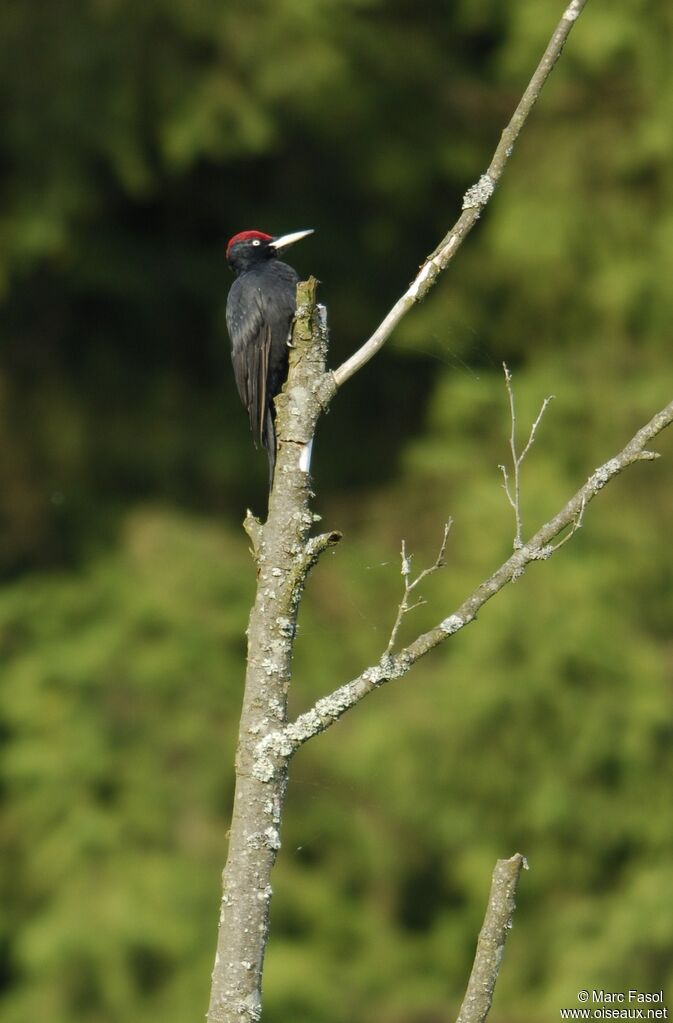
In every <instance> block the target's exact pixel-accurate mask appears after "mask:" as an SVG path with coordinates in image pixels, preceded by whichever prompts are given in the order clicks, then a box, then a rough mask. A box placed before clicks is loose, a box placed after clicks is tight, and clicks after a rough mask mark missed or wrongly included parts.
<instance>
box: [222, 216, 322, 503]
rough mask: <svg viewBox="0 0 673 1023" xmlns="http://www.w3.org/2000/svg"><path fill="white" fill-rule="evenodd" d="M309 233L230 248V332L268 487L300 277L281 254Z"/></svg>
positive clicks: (261, 237)
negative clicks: (276, 400) (266, 468)
mask: <svg viewBox="0 0 673 1023" xmlns="http://www.w3.org/2000/svg"><path fill="white" fill-rule="evenodd" d="M310 233H311V232H310V231H298V232H296V233H294V234H291V235H283V236H282V237H280V238H273V237H272V236H271V235H268V234H264V233H263V232H262V231H243V232H242V233H241V234H237V235H234V237H233V238H232V239H231V241H230V242H229V244H228V246H227V262H228V263H229V266H230V267H231V269H232V270H233V271H234V274H235V275H236V280H235V281H234V283H233V284H232V286H231V289H230V291H229V295H228V298H227V329H228V331H229V337H230V339H231V361H232V363H233V367H234V376H235V378H236V386H237V388H238V393H239V395H240V397H241V401H242V402H243V405H244V406H245V408H246V409H247V411H248V416H249V419H250V429H251V431H252V436H253V440H254V442H255V445H256V446H258V445H260V444H261V445H262V447H263V448H264V449H265V450H266V453H267V456H268V459H269V485H271V483H273V472H274V467H275V463H276V431H275V426H274V423H275V409H274V403H273V402H274V398H275V397H276V395H277V394H278V393H279V392H280V391H281V389H282V387H283V384H284V383H285V379H286V377H287V366H288V342H289V340H290V331H291V328H292V320H293V317H294V312H295V302H296V289H297V282H298V280H299V276H298V274H297V273H296V271H295V270H293V269H292V267H291V266H288V265H287V263H283V262H281V260H280V259H278V255H277V254H278V251H279V250H280V249H282V248H283V247H284V246H285V245H290V244H292V242H294V241H298V240H299V238H303V237H304V236H305V235H306V234H310Z"/></svg>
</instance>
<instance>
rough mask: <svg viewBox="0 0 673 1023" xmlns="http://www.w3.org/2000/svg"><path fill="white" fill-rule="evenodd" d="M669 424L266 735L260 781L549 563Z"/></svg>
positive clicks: (648, 434) (628, 449)
mask: <svg viewBox="0 0 673 1023" xmlns="http://www.w3.org/2000/svg"><path fill="white" fill-rule="evenodd" d="M672 422H673V401H671V402H670V403H669V404H668V405H667V406H666V407H665V408H663V409H662V410H661V411H660V412H657V414H656V415H655V416H654V417H653V418H652V419H651V420H650V421H649V423H647V424H646V425H645V426H643V427H642V428H641V429H640V430H638V432H637V433H636V434H635V435H634V436H633V437H632V438H631V440H630V441H629V442H628V444H627V445H626V446H625V447H624V448H623V449H622V450H621V451H620V452H619V454H617V455H615V457H614V458H611V459H609V460H608V461H607V462H605V463H604V464H603V465H601V466H599V467H598V468H597V469H596V470H594V472H593V473H592V474H591V476H589V478H588V479H587V480H586V482H585V483H584V484H583V485H582V486H581V487H580V489H579V490H578V491H577V493H576V494H574V495H573V497H571V498H570V500H569V501H568V502H567V504H566V505H565V506H564V507H563V508H562V509H561V510H560V511H559V512H558V514H557V515H555V516H554V517H553V518H552V519H550V520H549V521H548V522H546V523H545V525H544V526H542V527H541V528H540V529H539V530H538V531H537V533H535V535H534V536H532V537H531V539H530V540H529V541H528V542H527V543H525V544H524V545H523V546H522V547H521V548H520V549H519V550H516V551H514V553H513V554H512V555H511V556H510V557H509V558H508V559H507V561H505V562H504V563H503V564H502V565H501V566H500V567H499V568H498V569H496V571H495V572H494V573H493V574H492V575H491V576H489V578H488V579H486V580H485V581H484V582H483V583H482V584H481V585H480V586H478V587H477V588H476V590H474V592H473V593H471V594H470V596H469V597H467V599H466V600H464V601H463V603H462V604H461V605H460V606H459V607H458V608H457V609H456V611H454V612H453V614H450V615H448V617H446V618H445V619H444V620H443V621H442V622H440V623H439V625H437V626H435V628H434V629H430V631H429V632H425V633H422V634H421V635H420V636H418V638H417V639H415V640H414V641H413V642H412V643H410V644H409V645H408V646H406V647H404V649H402V650H400V651H399V653H397V654H395V655H393V656H388V657H384V658H382V660H381V661H380V663H379V664H376V665H372V666H370V667H369V668H366V669H365V670H364V671H363V672H362V673H361V674H360V675H358V676H357V677H356V678H354V679H352V680H351V681H350V682H347V683H345V685H342V686H340V687H339V688H338V689H335V690H334V692H332V693H331V694H330V695H329V696H324V697H323V698H322V699H320V700H318V701H317V703H315V704H314V706H313V707H311V709H310V710H308V711H306V712H305V713H304V714H300V716H299V717H298V718H296V719H295V720H294V721H292V722H290V723H288V724H287V725H285V726H283V727H282V728H281V729H279V730H276V731H273V732H271V733H270V734H269V735H267V736H266V737H265V738H264V739H263V740H262V741H261V742H260V743H259V744H258V746H257V759H256V765H255V770H256V771H258V772H259V775H258V776H259V777H266V778H267V779H268V778H271V777H273V776H274V774H275V771H276V769H277V766H278V759H279V758H280V760H281V761H283V760H285V759H286V758H288V757H290V756H291V755H292V753H294V751H295V750H296V749H298V748H299V747H300V746H302V745H303V744H304V743H305V742H307V741H308V740H309V739H311V738H312V737H313V736H314V735H318V734H319V733H320V732H323V731H325V729H327V728H329V727H330V726H331V725H333V724H334V723H335V722H336V721H338V719H339V718H340V717H341V715H342V714H344V713H345V712H346V711H347V710H350V708H351V707H354V706H355V705H356V704H357V703H359V702H360V700H362V699H364V697H365V696H367V695H368V694H369V693H371V692H373V690H374V689H378V688H379V686H382V685H384V684H385V683H386V682H390V681H391V680H392V679H394V678H401V677H402V676H403V675H406V673H407V672H408V671H409V669H410V668H411V667H412V665H413V664H415V663H416V661H418V660H420V658H421V657H423V656H425V654H427V653H429V652H430V650H433V649H434V648H435V647H436V646H438V645H439V644H440V643H443V642H444V641H445V640H446V639H448V637H449V636H453V635H454V634H455V633H456V632H459V631H460V630H461V629H462V628H464V627H465V626H466V625H469V623H470V622H472V621H474V619H475V618H476V617H477V614H478V612H479V611H480V610H481V608H482V607H483V606H484V604H486V603H487V601H489V600H490V599H491V597H494V596H495V595H496V593H499V591H500V590H501V589H502V588H503V586H506V585H507V584H508V583H511V582H512V581H513V580H515V579H518V578H519V577H520V576H521V575H522V574H523V572H524V570H525V569H526V567H527V566H528V565H529V564H530V563H531V562H533V561H544V560H547V559H548V558H550V557H551V556H552V554H554V553H555V551H557V550H558V549H559V547H560V546H562V544H563V543H565V542H567V539H570V537H571V536H573V535H574V534H575V533H576V532H577V530H578V529H579V527H580V525H581V523H582V518H583V515H584V511H585V508H586V506H587V505H588V504H589V503H590V502H591V501H592V500H593V499H594V498H595V497H596V496H597V495H598V494H599V493H600V492H601V490H602V489H603V488H604V487H605V486H606V485H607V484H608V483H610V482H611V480H613V479H615V477H617V476H618V475H619V474H620V473H621V472H623V471H624V470H625V469H627V468H628V467H629V466H631V465H634V464H635V463H636V462H640V461H651V459H652V457H653V454H654V453H653V452H651V451H649V450H648V449H647V445H648V444H649V443H650V441H652V440H653V439H654V438H655V437H657V436H658V435H659V434H660V433H661V432H662V430H665V429H666V427H668V426H670V424H671V423H672ZM568 526H570V527H572V528H571V531H570V533H569V534H568V536H567V537H566V538H564V539H563V540H562V541H561V542H560V543H557V544H553V543H552V541H553V540H554V539H555V538H556V537H557V536H559V534H561V533H562V532H563V531H564V530H565V529H567V528H568Z"/></svg>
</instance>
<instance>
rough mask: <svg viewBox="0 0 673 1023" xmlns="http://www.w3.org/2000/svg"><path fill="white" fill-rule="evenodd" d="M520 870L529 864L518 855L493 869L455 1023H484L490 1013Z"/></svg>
mask: <svg viewBox="0 0 673 1023" xmlns="http://www.w3.org/2000/svg"><path fill="white" fill-rule="evenodd" d="M522 869H526V870H527V869H528V864H527V862H526V858H525V856H522V855H521V853H515V854H514V856H512V857H511V859H509V860H498V862H497V863H496V865H495V870H494V871H493V878H492V880H491V891H490V894H489V897H488V906H487V907H486V916H485V917H484V923H483V925H482V928H481V931H480V933H479V940H478V941H477V951H476V953H475V956H474V963H473V965H472V972H471V974H470V979H469V981H468V985H467V991H466V992H465V998H464V999H463V1004H462V1005H461V1007H460V1012H459V1014H458V1019H457V1020H456V1023H483V1021H484V1020H485V1019H486V1017H487V1016H488V1014H489V1012H490V1009H491V1003H492V1001H493V991H494V989H495V982H496V981H497V979H498V972H499V970H500V963H501V962H502V956H503V952H504V951H505V942H506V941H507V933H508V931H509V929H510V928H511V926H512V917H513V916H514V910H515V909H516V903H515V901H514V900H515V897H516V891H517V888H518V885H519V878H520V876H521V871H522Z"/></svg>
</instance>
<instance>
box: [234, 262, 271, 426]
mask: <svg viewBox="0 0 673 1023" xmlns="http://www.w3.org/2000/svg"><path fill="white" fill-rule="evenodd" d="M237 283H238V282H237V281H235V282H234V284H233V285H232V288H231V290H230V292H229V299H228V301H227V328H228V330H229V337H230V338H231V361H232V363H233V366H234V377H235V379H236V386H237V388H238V393H239V395H240V396H241V401H242V402H243V404H244V405H245V407H246V409H247V410H248V417H249V419H250V429H251V430H252V436H253V440H254V442H255V444H257V445H259V444H262V443H263V442H264V434H265V429H264V426H265V418H266V403H267V401H266V387H267V377H268V372H269V352H270V350H271V331H270V329H269V326H268V324H267V323H265V317H264V311H263V306H262V296H261V292H259V290H256V291H255V292H254V293H253V301H252V302H250V301H248V302H246V303H245V305H243V304H242V303H241V302H240V301H239V295H238V288H237V287H236V285H237ZM249 297H250V296H248V298H249Z"/></svg>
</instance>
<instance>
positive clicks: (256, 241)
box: [252, 238, 262, 245]
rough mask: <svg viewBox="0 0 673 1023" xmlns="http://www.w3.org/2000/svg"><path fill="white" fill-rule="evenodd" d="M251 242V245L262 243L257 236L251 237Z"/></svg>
mask: <svg viewBox="0 0 673 1023" xmlns="http://www.w3.org/2000/svg"><path fill="white" fill-rule="evenodd" d="M252 244H253V245H261V244H262V243H261V242H260V240H259V238H253V239H252Z"/></svg>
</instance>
